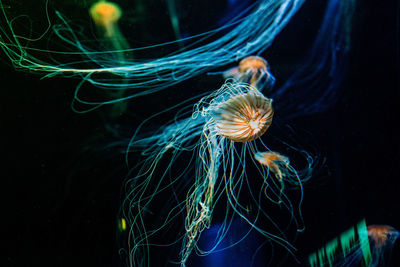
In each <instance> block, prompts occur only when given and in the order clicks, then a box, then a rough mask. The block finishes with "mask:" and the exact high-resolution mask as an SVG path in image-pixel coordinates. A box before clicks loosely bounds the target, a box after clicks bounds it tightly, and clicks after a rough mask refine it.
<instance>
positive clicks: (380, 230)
mask: <svg viewBox="0 0 400 267" xmlns="http://www.w3.org/2000/svg"><path fill="white" fill-rule="evenodd" d="M367 229H368V237H369V239H370V242H371V241H372V242H373V243H374V246H375V247H383V246H384V245H385V244H386V243H387V242H393V241H395V240H396V239H397V238H398V237H399V235H400V233H399V232H398V231H397V230H396V229H395V228H393V227H392V226H389V225H369V226H368V228H367Z"/></svg>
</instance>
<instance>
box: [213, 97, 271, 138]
mask: <svg viewBox="0 0 400 267" xmlns="http://www.w3.org/2000/svg"><path fill="white" fill-rule="evenodd" d="M273 115H274V110H273V108H272V100H271V99H268V98H266V97H265V96H263V95H262V94H261V93H260V92H258V91H257V90H250V91H249V92H247V93H246V94H240V95H237V96H234V97H231V98H230V99H229V100H228V101H225V102H223V103H221V104H220V105H219V106H218V110H217V111H216V112H215V114H214V120H215V121H216V129H217V131H218V133H219V134H221V135H223V136H225V137H227V138H228V139H230V140H232V141H235V142H249V141H252V140H254V139H256V138H258V137H260V136H261V135H263V134H264V133H265V132H266V131H267V129H268V128H269V126H270V125H271V123H272V117H273Z"/></svg>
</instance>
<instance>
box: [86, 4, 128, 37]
mask: <svg viewBox="0 0 400 267" xmlns="http://www.w3.org/2000/svg"><path fill="white" fill-rule="evenodd" d="M89 14H90V17H91V18H92V19H93V21H94V23H95V24H96V25H97V26H98V27H102V28H103V29H104V35H105V36H106V37H112V36H113V35H114V30H115V25H116V23H118V20H119V19H120V18H121V16H122V11H121V9H120V8H119V6H118V5H117V4H115V3H112V2H108V1H99V2H97V3H95V4H93V5H92V7H91V8H90V10H89Z"/></svg>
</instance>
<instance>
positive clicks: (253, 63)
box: [224, 56, 270, 88]
mask: <svg viewBox="0 0 400 267" xmlns="http://www.w3.org/2000/svg"><path fill="white" fill-rule="evenodd" d="M269 76H270V74H269V72H268V63H267V61H266V60H265V59H263V58H262V57H258V56H249V57H246V58H244V59H242V60H241V61H240V62H239V66H238V67H236V68H233V69H230V70H228V71H226V72H225V73H224V77H225V78H230V77H233V78H235V79H236V80H238V81H241V82H246V83H250V84H251V85H253V86H255V87H256V88H258V86H259V82H260V80H261V79H262V78H263V77H265V78H266V79H268V78H269Z"/></svg>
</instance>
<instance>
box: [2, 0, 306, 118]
mask: <svg viewBox="0 0 400 267" xmlns="http://www.w3.org/2000/svg"><path fill="white" fill-rule="evenodd" d="M304 2H305V0H285V1H281V0H273V1H270V0H258V1H255V3H252V4H249V6H248V7H247V8H246V9H244V10H243V11H242V12H241V13H240V14H238V15H237V16H236V17H234V18H233V19H232V20H231V21H229V23H227V24H226V25H224V26H221V27H218V28H216V29H211V30H209V31H206V32H204V33H202V34H198V35H195V36H190V37H187V38H186V39H184V40H186V41H187V42H188V45H187V46H186V47H185V49H183V50H178V51H175V52H173V53H167V54H166V55H165V56H161V57H157V58H151V57H150V58H149V57H148V55H151V54H153V52H158V51H162V50H164V48H165V50H166V51H169V49H168V47H169V46H170V45H171V44H175V43H177V42H181V41H182V40H179V41H177V40H172V41H168V42H165V43H157V42H155V43H152V44H149V45H144V46H142V47H134V48H131V49H129V50H127V51H126V50H122V51H119V52H120V54H123V52H129V53H133V52H134V53H135V55H136V54H137V53H138V54H139V53H140V54H141V55H142V54H143V55H145V56H146V55H147V57H145V58H141V60H134V59H131V60H126V62H125V64H123V65H121V61H120V60H117V61H116V60H115V58H114V56H113V54H115V53H117V52H118V51H112V53H110V51H108V50H107V51H102V50H99V49H98V47H93V46H90V42H88V37H87V36H84V35H83V33H81V32H82V31H81V30H80V29H76V28H75V26H74V24H73V23H72V22H71V20H70V19H68V18H66V17H65V16H64V15H63V14H62V13H61V12H60V11H58V10H56V11H55V14H56V16H57V18H58V19H59V20H60V23H58V24H57V23H55V22H52V21H51V22H50V23H51V24H49V25H54V26H53V27H52V28H51V30H50V29H49V30H47V31H46V32H44V33H43V34H42V35H40V36H39V37H38V38H37V39H39V40H42V39H43V38H46V37H47V34H50V32H53V33H54V36H57V37H58V38H59V40H61V41H62V42H64V43H61V45H60V46H61V47H63V48H64V47H69V48H70V49H66V50H62V49H61V50H57V51H53V50H49V49H44V48H43V47H40V43H39V42H35V40H36V39H35V38H29V42H26V43H25V42H24V41H25V40H26V39H28V37H25V36H24V34H23V33H19V34H15V32H16V31H17V30H18V29H15V28H14V25H16V24H17V23H18V20H19V17H18V16H16V17H12V16H11V15H10V14H11V13H10V12H8V10H6V9H4V8H2V10H1V11H2V12H1V15H2V25H0V29H1V31H2V36H1V37H0V38H1V39H0V46H1V48H2V49H3V51H4V53H5V55H6V56H7V57H8V58H9V59H10V60H11V62H12V63H13V64H14V65H15V66H16V67H18V68H20V69H27V70H29V71H34V72H39V73H44V74H46V77H51V76H55V75H65V76H67V77H72V76H79V77H80V78H81V79H82V82H81V83H79V84H78V86H77V87H76V89H75V94H74V99H75V103H81V104H84V105H89V106H90V107H89V110H92V109H94V108H96V107H99V106H101V105H104V104H111V103H115V102H118V101H122V100H126V99H130V98H134V97H138V96H141V95H146V94H150V93H154V92H157V91H160V90H164V89H166V88H169V87H171V86H172V85H175V84H177V83H180V82H182V81H184V80H187V79H189V78H192V77H194V76H196V75H199V74H203V73H206V72H208V71H210V70H211V69H215V68H217V67H222V66H225V65H227V64H229V63H233V62H235V61H236V60H238V59H241V58H243V57H246V56H248V55H251V54H255V53H256V52H262V51H264V50H265V49H267V48H268V47H269V46H270V45H271V44H272V41H273V40H274V38H275V36H276V35H277V34H278V33H279V32H280V31H281V30H282V29H283V28H284V27H285V26H286V25H287V24H288V23H289V21H290V19H291V18H292V16H293V15H294V14H295V13H296V12H297V10H299V8H300V7H301V6H302V5H303V3H304ZM0 6H3V1H0ZM96 7H102V8H103V9H102V13H96V12H94V10H96ZM91 10H93V11H92V12H91V16H92V18H93V20H94V21H95V23H96V25H98V27H100V30H101V31H102V32H104V37H105V38H111V37H112V36H115V38H111V39H110V41H111V43H112V45H113V46H115V47H121V48H124V42H123V41H122V40H124V39H123V38H122V37H121V34H120V32H119V30H118V27H117V24H116V20H117V19H118V17H119V16H120V15H119V11H118V8H116V5H115V4H111V3H110V2H98V3H96V4H95V5H94V6H93V7H92V8H91ZM112 10H116V13H115V14H113V15H112V12H111V11H112ZM49 12H50V11H49ZM93 13H96V14H93ZM107 14H109V15H110V16H109V17H108V18H109V19H108V20H105V21H102V20H101V18H105V17H106V16H105V15H107ZM48 20H49V19H48ZM49 27H50V26H49ZM26 35H28V34H26ZM217 36H218V37H217ZM39 40H36V41H39ZM59 40H53V39H52V41H53V42H57V41H58V42H60V41H59ZM185 43H186V42H185ZM36 44H37V45H38V46H39V47H36V46H35V45H36ZM32 51H35V53H32ZM63 55H74V57H73V58H71V57H66V58H64V57H62V56H63ZM110 75H111V76H112V77H110ZM116 77H120V78H124V79H126V83H121V82H119V81H118V80H117V79H116ZM87 83H89V84H90V85H93V86H95V87H97V88H99V89H100V90H113V89H118V90H125V91H127V93H126V95H124V96H123V97H121V98H117V99H114V98H112V97H111V98H105V99H93V98H91V97H90V95H89V96H87V97H86V94H85V93H83V92H82V91H83V90H85V91H88V90H90V89H89V88H88V87H90V86H85V85H86V84H87Z"/></svg>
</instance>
